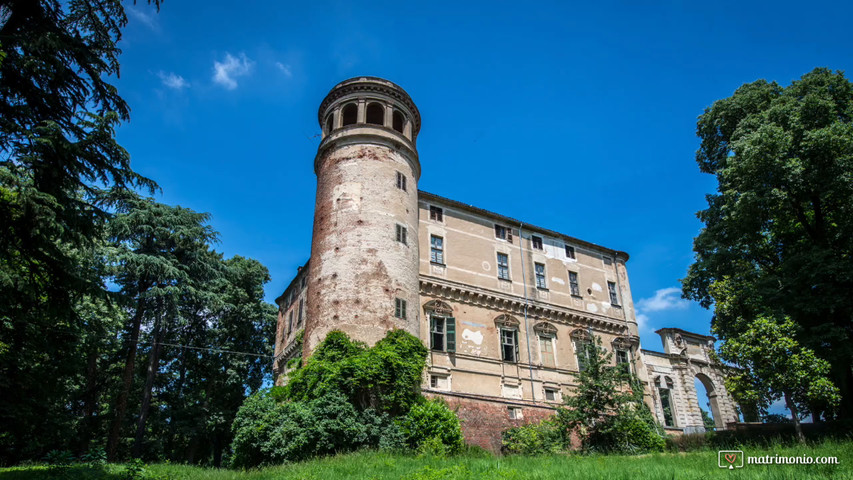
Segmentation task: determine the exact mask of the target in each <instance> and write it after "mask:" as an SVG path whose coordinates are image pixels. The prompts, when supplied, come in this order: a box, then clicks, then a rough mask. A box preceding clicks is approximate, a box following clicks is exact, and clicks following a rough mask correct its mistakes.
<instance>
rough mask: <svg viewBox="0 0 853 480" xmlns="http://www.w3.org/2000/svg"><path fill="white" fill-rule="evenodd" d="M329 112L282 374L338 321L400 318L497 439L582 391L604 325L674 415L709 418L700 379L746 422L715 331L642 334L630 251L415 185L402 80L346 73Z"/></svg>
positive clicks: (664, 413) (430, 363)
mask: <svg viewBox="0 0 853 480" xmlns="http://www.w3.org/2000/svg"><path fill="white" fill-rule="evenodd" d="M318 121H319V123H320V125H321V127H322V129H323V139H322V141H321V143H320V146H319V148H318V151H317V156H316V157H315V160H314V170H315V173H316V175H317V195H316V204H315V212H314V231H313V237H312V245H311V258H310V260H309V261H308V263H307V264H306V265H305V266H304V267H302V268H300V269H299V271H298V273H297V275H296V277H295V278H294V279H293V280H292V281H291V283H290V284H289V286H288V287H287V289H286V290H285V291H284V293H283V294H282V295H281V296H280V297H279V298H278V299H277V300H276V303H278V306H279V319H278V328H277V333H276V348H275V354H276V361H275V364H274V375H275V378H276V383H277V384H281V383H283V382H285V381H286V372H287V367H286V365H287V361H288V360H289V359H291V358H295V357H298V356H300V355H302V356H303V358H307V357H308V356H309V355H310V354H311V352H312V351H313V349H314V348H316V347H317V345H319V343H320V342H322V340H323V339H324V338H325V335H326V334H327V333H328V332H329V331H331V330H342V331H343V332H345V333H347V334H348V335H349V336H350V337H351V338H353V339H356V340H360V341H363V342H366V343H368V344H374V343H376V341H378V340H379V339H381V338H383V337H384V336H385V334H386V332H387V331H389V330H391V329H395V328H400V329H404V330H406V331H408V332H410V333H412V334H413V335H415V336H417V337H419V338H420V339H421V340H422V341H423V342H424V344H425V345H426V346H427V347H428V348H429V352H430V353H429V356H428V359H427V369H426V371H425V372H424V383H423V390H424V392H425V393H426V394H428V395H437V396H441V397H443V398H444V399H445V400H446V401H447V402H448V403H449V404H450V406H451V407H452V408H456V409H457V413H458V415H459V416H460V418H461V419H462V420H463V432H464V433H465V437H466V440H467V441H468V442H469V443H473V444H478V445H480V446H483V447H485V448H489V449H492V450H497V449H498V448H499V447H500V432H501V431H502V430H504V429H506V428H509V427H511V426H514V425H518V424H520V423H524V422H529V421H535V420H539V419H542V418H545V417H547V416H549V415H551V414H553V412H554V408H555V407H556V406H557V405H559V404H561V403H562V401H563V397H564V396H566V395H571V394H572V391H573V389H574V387H575V385H576V377H577V375H578V372H579V371H581V370H582V369H583V368H584V357H583V354H582V353H581V352H583V351H584V350H583V349H582V348H580V347H581V345H582V344H583V343H585V342H591V341H593V337H598V338H599V339H600V340H601V342H602V345H603V346H605V347H606V348H607V349H608V350H609V351H610V352H611V353H612V357H613V361H614V363H615V364H617V365H623V368H626V369H629V370H630V371H631V372H633V373H634V374H635V375H637V377H638V378H639V379H640V381H641V382H642V383H643V385H644V390H645V391H644V393H645V398H646V402H647V403H648V405H649V406H650V407H651V408H652V411H653V412H655V415H656V416H657V418H658V420H659V422H660V424H661V425H664V426H665V427H666V428H667V430H669V431H671V432H675V433H677V432H687V433H690V432H697V431H703V430H704V427H703V421H702V416H701V413H700V411H699V399H698V398H697V393H696V389H695V387H694V379H695V378H698V379H699V380H700V381H701V382H702V383H703V384H704V385H705V388H706V390H707V392H708V397H709V398H708V402H709V406H710V410H711V412H712V414H713V417H714V420H715V423H716V427H717V428H726V426H727V425H728V424H730V423H732V422H736V421H737V418H738V417H737V411H736V408H735V404H734V402H733V400H732V398H731V396H730V395H729V394H728V393H727V392H726V390H725V387H724V385H723V375H724V368H723V367H722V366H720V365H718V364H716V363H714V361H713V360H712V357H711V356H710V355H709V353H710V352H711V351H712V350H713V343H714V339H713V338H712V337H707V336H703V335H697V334H693V333H689V332H685V331H682V330H678V329H662V330H659V331H658V332H657V333H659V334H660V335H661V338H662V341H663V345H664V352H652V351H647V350H643V349H641V348H640V339H639V333H638V327H637V319H636V314H635V311H634V306H633V300H632V297H631V288H630V283H629V280H628V272H627V269H626V263H627V261H628V254H627V253H625V252H622V251H618V250H613V249H610V248H607V247H604V246H600V245H596V244H594V243H591V242H588V241H585V240H581V239H578V238H574V237H571V236H569V235H565V234H562V233H559V232H555V231H552V230H549V229H547V228H541V227H538V226H535V225H530V224H526V223H524V222H523V221H520V220H516V219H513V218H509V217H506V216H504V215H500V214H497V213H494V212H490V211H487V210H483V209H480V208H477V207H474V206H471V205H466V204H463V203H460V202H458V201H455V200H452V199H449V198H444V197H441V196H439V195H435V194H432V193H427V192H423V191H420V190H418V180H419V178H420V174H421V163H420V159H419V157H418V152H417V145H416V141H417V136H418V133H419V131H420V126H421V119H420V113H419V112H418V109H417V107H416V106H415V104H414V102H413V101H412V99H411V98H410V97H409V95H408V94H407V93H406V92H405V91H404V90H403V89H402V88H400V87H399V86H397V85H395V84H394V83H392V82H389V81H387V80H383V79H379V78H375V77H357V78H353V79H350V80H346V81H344V82H342V83H340V84H338V85H336V86H335V87H334V88H333V89H332V90H331V91H330V92H329V94H328V95H327V96H326V98H325V99H324V100H323V102H322V103H321V105H320V110H319V115H318ZM297 338H302V339H303V341H302V343H301V345H300V343H299V342H297V341H296V340H297ZM702 402H703V403H704V399H702Z"/></svg>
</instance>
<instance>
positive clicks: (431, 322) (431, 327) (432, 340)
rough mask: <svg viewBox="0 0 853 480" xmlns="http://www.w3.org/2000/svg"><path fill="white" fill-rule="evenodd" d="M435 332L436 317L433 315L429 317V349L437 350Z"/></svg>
mask: <svg viewBox="0 0 853 480" xmlns="http://www.w3.org/2000/svg"><path fill="white" fill-rule="evenodd" d="M434 331H435V317H433V316H432V315H430V316H429V348H435V335H433V333H432V332H434Z"/></svg>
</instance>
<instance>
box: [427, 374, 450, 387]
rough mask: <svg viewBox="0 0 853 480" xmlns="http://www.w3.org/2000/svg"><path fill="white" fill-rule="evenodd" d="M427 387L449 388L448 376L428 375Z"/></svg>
mask: <svg viewBox="0 0 853 480" xmlns="http://www.w3.org/2000/svg"><path fill="white" fill-rule="evenodd" d="M429 387H430V388H432V389H435V390H450V377H448V376H446V375H430V376H429Z"/></svg>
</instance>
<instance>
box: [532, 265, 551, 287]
mask: <svg viewBox="0 0 853 480" xmlns="http://www.w3.org/2000/svg"><path fill="white" fill-rule="evenodd" d="M533 266H534V269H535V270H536V272H535V273H536V288H548V287H547V286H546V284H545V265H544V264H542V263H534V264H533Z"/></svg>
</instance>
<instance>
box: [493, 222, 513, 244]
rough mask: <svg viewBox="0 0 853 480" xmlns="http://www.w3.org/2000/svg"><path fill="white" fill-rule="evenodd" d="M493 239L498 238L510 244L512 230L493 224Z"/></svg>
mask: <svg viewBox="0 0 853 480" xmlns="http://www.w3.org/2000/svg"><path fill="white" fill-rule="evenodd" d="M495 238H500V239H501V240H506V241H507V242H509V243H512V229H511V228H507V227H504V226H503V225H497V224H495Z"/></svg>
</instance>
